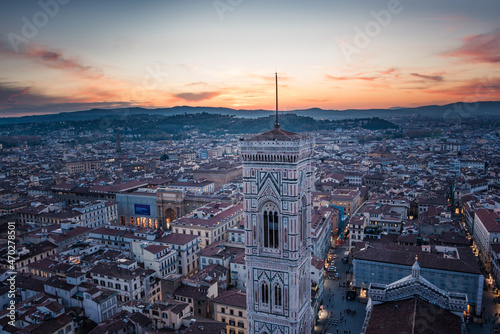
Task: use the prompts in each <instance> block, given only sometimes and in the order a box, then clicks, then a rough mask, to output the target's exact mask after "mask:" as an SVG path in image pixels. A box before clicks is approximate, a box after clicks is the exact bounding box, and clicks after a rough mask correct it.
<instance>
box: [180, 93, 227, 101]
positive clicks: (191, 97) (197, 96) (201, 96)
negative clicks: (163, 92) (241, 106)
mask: <svg viewBox="0 0 500 334" xmlns="http://www.w3.org/2000/svg"><path fill="white" fill-rule="evenodd" d="M220 94H221V93H220V92H201V93H180V94H174V96H175V97H178V98H179V99H182V100H185V101H190V102H198V101H204V100H210V99H212V98H214V97H216V96H219V95H220Z"/></svg>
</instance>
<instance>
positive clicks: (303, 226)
mask: <svg viewBox="0 0 500 334" xmlns="http://www.w3.org/2000/svg"><path fill="white" fill-rule="evenodd" d="M301 207H302V210H301V212H300V215H301V226H300V233H301V234H300V239H301V241H302V243H303V244H304V245H305V244H306V243H307V240H306V239H307V203H306V198H305V197H302V205H301Z"/></svg>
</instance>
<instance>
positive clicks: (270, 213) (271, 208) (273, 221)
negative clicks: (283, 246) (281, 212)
mask: <svg viewBox="0 0 500 334" xmlns="http://www.w3.org/2000/svg"><path fill="white" fill-rule="evenodd" d="M262 218H263V222H264V226H263V227H264V228H263V231H262V233H264V247H266V248H279V244H280V237H279V235H280V233H279V217H278V208H277V207H276V206H275V205H274V204H272V203H268V204H266V205H265V206H264V212H263V217H262Z"/></svg>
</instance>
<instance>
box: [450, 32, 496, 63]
mask: <svg viewBox="0 0 500 334" xmlns="http://www.w3.org/2000/svg"><path fill="white" fill-rule="evenodd" d="M441 55H442V56H444V57H458V58H464V59H465V60H466V61H472V62H476V63H498V62H500V28H498V29H496V30H494V31H491V32H488V33H485V34H479V35H472V36H467V37H465V38H464V39H463V45H462V46H461V47H459V48H458V49H455V50H452V51H448V52H445V53H442V54H441Z"/></svg>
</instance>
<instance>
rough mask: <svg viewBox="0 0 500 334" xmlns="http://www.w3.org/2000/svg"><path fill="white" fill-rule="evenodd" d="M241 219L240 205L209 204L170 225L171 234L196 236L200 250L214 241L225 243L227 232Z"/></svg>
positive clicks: (241, 208) (241, 210)
mask: <svg viewBox="0 0 500 334" xmlns="http://www.w3.org/2000/svg"><path fill="white" fill-rule="evenodd" d="M242 219H243V206H242V205H241V204H234V205H231V204H225V203H210V204H207V205H205V206H203V207H201V208H198V209H197V210H195V211H194V212H193V213H191V214H189V215H187V216H185V217H182V218H179V219H177V220H175V221H173V222H172V223H171V224H170V227H171V229H172V231H173V232H175V233H180V234H191V235H197V236H199V237H200V238H201V244H200V246H201V248H205V247H207V246H208V245H209V244H211V243H213V242H215V241H227V231H228V229H229V228H231V227H233V226H235V225H237V224H238V223H239V222H240V221H241V220H242Z"/></svg>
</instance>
